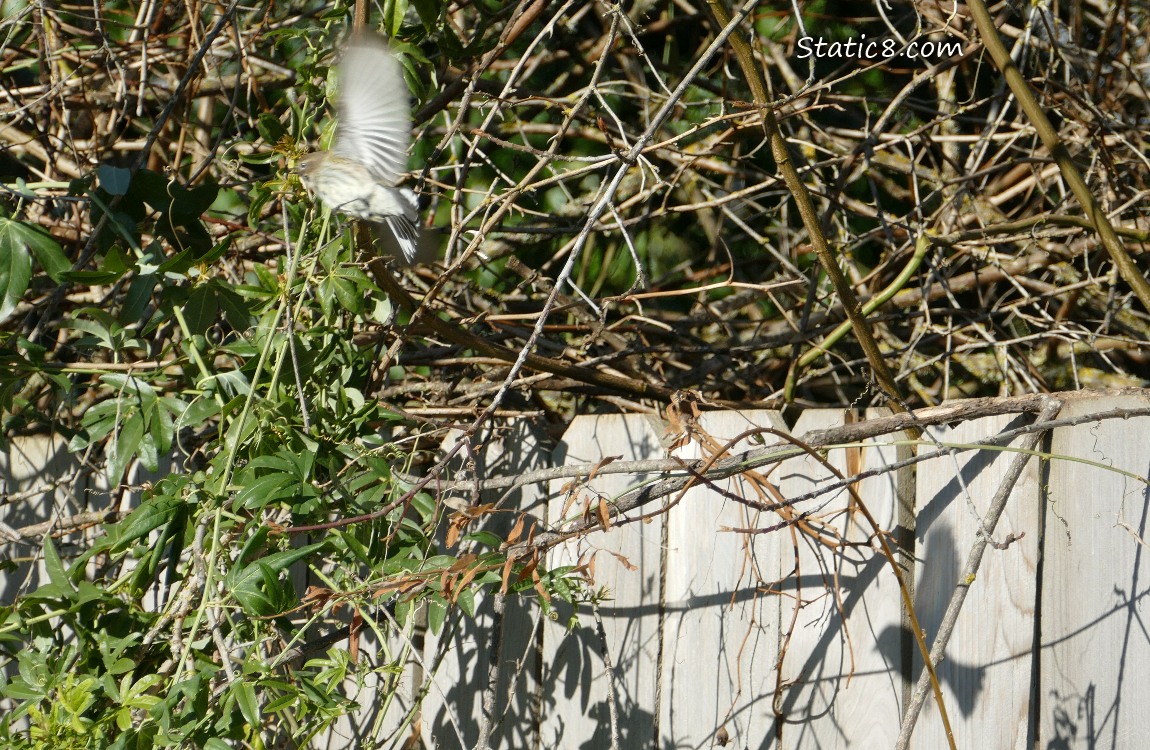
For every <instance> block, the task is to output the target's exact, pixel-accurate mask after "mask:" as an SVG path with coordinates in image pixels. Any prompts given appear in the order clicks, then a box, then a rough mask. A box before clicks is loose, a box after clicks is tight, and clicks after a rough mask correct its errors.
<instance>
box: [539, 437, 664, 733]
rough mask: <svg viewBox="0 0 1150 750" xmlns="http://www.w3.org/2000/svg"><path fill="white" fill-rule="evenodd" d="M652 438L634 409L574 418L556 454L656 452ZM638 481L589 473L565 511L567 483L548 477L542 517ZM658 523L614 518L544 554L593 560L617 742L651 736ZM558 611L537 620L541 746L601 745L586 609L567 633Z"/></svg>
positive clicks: (562, 460) (597, 456) (603, 723)
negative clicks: (601, 593)
mask: <svg viewBox="0 0 1150 750" xmlns="http://www.w3.org/2000/svg"><path fill="white" fill-rule="evenodd" d="M660 438H661V435H660V434H658V431H657V429H656V427H655V426H654V425H653V424H652V423H651V421H650V420H648V419H647V418H646V417H644V416H643V415H639V414H622V415H620V414H610V415H600V416H585V417H577V418H576V419H575V420H574V421H573V422H572V423H571V426H570V428H568V430H567V433H566V434H565V435H564V437H563V441H562V443H561V444H560V446H559V448H558V449H557V450H556V453H555V462H556V464H561V465H562V464H579V463H585V462H595V461H599V460H601V459H603V458H605V457H607V456H621V457H622V459H623V460H637V459H646V458H658V457H663V456H665V451H664V449H663V447H662V445H661V444H660ZM642 479H643V478H642V477H639V478H636V477H633V476H628V475H622V474H605V475H599V476H596V477H595V478H594V479H593V480H592V481H591V482H589V483H588V484H587V485H583V486H580V487H578V488H576V489H575V493H576V495H575V499H574V502H573V503H572V504H571V507H570V509H567V510H566V511H565V505H566V504H567V497H566V494H567V493H565V492H563V491H562V488H564V487H565V486H567V485H568V482H567V481H566V480H562V481H558V482H555V483H554V485H553V487H552V500H551V504H550V507H549V510H548V512H549V514H550V515H549V521H550V522H551V524H553V525H554V524H556V523H557V522H559V521H560V520H561V517H562V516H563V515H564V513H566V515H567V517H570V516H571V515H576V516H577V515H578V514H579V513H581V512H582V511H583V509H584V507H591V508H593V507H594V506H595V504H596V503H597V502H598V500H599V498H605V499H610V498H611V497H613V496H615V495H617V494H619V493H621V492H622V491H624V490H625V489H627V488H629V487H631V486H634V485H635V484H636V483H637V482H638V481H642ZM643 510H646V511H650V510H655V509H654V508H647V509H643ZM618 520H619V519H615V522H616V523H617V522H618ZM662 531H663V520H662V517H661V516H659V517H656V518H655V519H654V520H653V521H651V522H650V523H632V524H627V525H624V526H616V527H614V528H612V529H611V530H610V531H608V532H606V533H601V534H595V535H592V536H590V537H588V538H586V539H583V540H580V541H577V542H571V543H568V544H565V545H562V546H561V547H559V548H557V549H556V550H555V551H554V552H553V553H552V554H551V555H550V559H549V560H548V565H549V566H550V567H556V566H558V565H565V564H566V565H570V564H576V563H577V562H583V563H588V562H590V561H591V560H592V559H594V562H595V584H596V586H597V587H602V588H603V589H605V590H606V591H607V592H608V593H609V596H610V599H608V600H606V601H604V602H603V603H602V605H601V612H602V617H603V625H604V629H605V630H606V633H607V643H608V644H609V646H610V649H611V659H612V661H613V663H614V664H615V678H614V679H615V688H616V691H617V692H616V705H617V709H618V715H619V733H620V740H621V746H622V747H628V748H629V747H651V746H653V745H654V744H655V743H656V718H657V712H656V710H655V700H656V695H657V690H656V688H657V684H658V683H657V677H658V672H657V665H658V663H659V658H658V655H659V637H660V633H659V601H660V579H661V575H662V568H661V566H662ZM624 561H625V562H624ZM630 566H633V567H634V569H631V567H630ZM558 613H559V617H558V619H557V621H554V622H553V621H548V622H546V623H545V625H544V639H543V675H542V683H543V686H542V690H541V693H540V695H541V701H542V704H543V705H542V712H543V717H542V722H541V735H542V736H541V740H540V743H541V744H540V746H541V747H548V748H551V747H555V748H599V747H604V748H605V747H609V746H610V718H609V703H608V685H607V679H606V678H605V676H604V669H603V660H602V658H601V657H600V639H599V638H598V636H597V635H596V634H595V626H594V624H593V622H592V619H591V616H590V608H589V607H580V611H579V613H578V621H577V623H578V624H577V626H576V627H575V628H574V629H573V630H572V631H571V632H568V631H567V627H566V626H567V616H568V614H569V613H570V610H569V609H568V608H566V607H559V608H558Z"/></svg>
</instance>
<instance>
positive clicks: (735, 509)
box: [659, 411, 786, 748]
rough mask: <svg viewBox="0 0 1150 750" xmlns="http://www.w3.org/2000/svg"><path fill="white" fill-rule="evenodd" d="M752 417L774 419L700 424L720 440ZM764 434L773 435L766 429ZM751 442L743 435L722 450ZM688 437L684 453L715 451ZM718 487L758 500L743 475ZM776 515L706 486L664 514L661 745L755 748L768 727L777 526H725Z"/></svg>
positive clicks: (769, 521) (724, 418) (712, 417)
mask: <svg viewBox="0 0 1150 750" xmlns="http://www.w3.org/2000/svg"><path fill="white" fill-rule="evenodd" d="M757 425H766V426H771V427H781V426H782V420H781V419H780V418H779V417H778V415H777V414H776V413H775V412H766V411H751V412H745V413H742V414H739V413H736V412H708V413H706V414H703V415H702V417H701V418H700V420H699V426H700V428H701V429H702V430H703V431H704V432H705V433H707V434H709V435H710V436H711V437H712V438H713V439H714V440H715V441H716V443H717V446H718V447H720V448H721V447H722V446H724V445H725V444H726V443H727V442H728V441H729V440H731V439H733V438H735V437H736V436H738V435H740V434H742V433H744V432H745V431H747V430H748V429H753V428H754V427H755V426H757ZM766 440H767V442H768V443H770V442H774V440H775V438H773V437H771V436H767V437H766ZM749 447H751V445H750V443H749V442H748V441H747V440H746V439H744V440H742V441H741V442H739V443H737V444H736V445H734V446H732V447H731V448H730V449H729V450H730V451H732V452H734V451H740V450H746V449H747V448H749ZM714 453H715V449H714V448H709V449H708V448H704V447H702V446H700V445H699V443H698V442H692V443H690V444H689V445H687V446H685V447H684V448H683V449H682V450H680V451H678V453H677V455H679V456H680V457H682V458H684V459H693V458H704V457H710V456H712V455H714ZM718 486H719V487H720V488H721V489H723V490H725V491H727V492H730V493H731V494H733V495H737V496H741V497H747V498H750V499H752V500H756V501H759V502H762V501H763V500H764V499H766V500H767V501H771V500H772V499H770V498H764V497H763V496H761V495H760V494H757V493H756V491H755V488H754V487H753V486H752V485H751V484H750V483H749V482H747V481H745V480H741V479H740V480H725V481H723V482H720V483H719V484H718ZM778 521H779V517H778V516H777V515H776V514H774V513H770V512H764V511H758V510H752V509H750V508H747V507H746V506H744V505H741V504H739V503H738V502H737V501H735V500H733V499H731V498H730V497H724V496H723V495H722V494H721V493H719V492H717V491H715V490H714V489H712V488H709V487H704V486H696V487H693V488H691V489H690V490H689V491H687V492H686V493H685V494H684V496H683V497H682V499H681V500H680V501H679V502H678V504H677V505H675V507H674V508H672V509H671V510H670V511H669V512H668V514H667V517H666V524H667V549H666V559H667V562H666V569H667V576H666V607H665V611H666V616H665V620H664V628H663V633H664V638H663V653H662V678H661V685H662V691H661V696H662V703H661V712H660V718H659V734H660V738H661V742H662V745H661V747H665V748H680V747H698V748H703V747H712V746H717V738H718V737H719V736H725V737H726V738H727V740H728V741H729V742H731V743H732V746H733V747H744V746H747V747H758V746H759V745H760V743H762V741H763V739H764V738H766V737H767V736H768V735H769V732H770V727H771V717H772V713H771V697H772V695H773V694H774V688H775V663H776V661H777V659H778V622H779V597H778V595H777V594H776V593H768V591H767V589H768V588H770V587H772V586H774V585H775V584H776V583H777V581H778V580H779V577H780V576H779V544H778V539H779V537H780V534H785V533H786V532H775V533H772V534H746V533H738V532H734V531H731V530H732V529H756V528H762V527H766V526H770V525H773V524H775V523H777V522H778Z"/></svg>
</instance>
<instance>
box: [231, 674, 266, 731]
mask: <svg viewBox="0 0 1150 750" xmlns="http://www.w3.org/2000/svg"><path fill="white" fill-rule="evenodd" d="M232 690H233V692H234V693H235V696H236V704H237V705H238V706H239V707H240V713H242V714H243V715H244V719H245V720H246V721H247V723H248V726H250V727H253V728H256V727H259V726H260V702H259V699H258V698H256V689H255V687H253V686H252V684H251V683H250V682H244V681H242V680H240V681H238V682H236V683H235V685H234V687H233V689H232Z"/></svg>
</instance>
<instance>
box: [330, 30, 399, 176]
mask: <svg viewBox="0 0 1150 750" xmlns="http://www.w3.org/2000/svg"><path fill="white" fill-rule="evenodd" d="M338 83H339V95H338V98H337V112H338V114H339V121H338V123H337V125H336V131H335V143H334V144H333V145H332V149H331V150H332V151H333V152H335V153H336V154H338V155H340V156H342V157H344V158H346V159H351V160H352V161H355V162H357V163H359V164H362V165H363V166H365V167H367V169H368V171H370V172H371V174H372V176H374V177H375V178H376V179H378V180H379V181H380V182H382V183H386V184H388V185H394V184H395V183H396V182H398V181H399V176H400V175H401V174H402V173H403V172H404V171H405V170H406V169H407V145H408V143H409V142H410V140H411V102H410V96H409V94H408V90H407V83H406V82H404V80H403V70H402V68H401V67H400V65H399V61H398V60H396V59H395V57H394V56H393V55H392V53H391V50H389V49H388V47H387V44H386V43H385V42H384V41H383V40H382V39H381V38H379V37H378V36H376V35H375V34H367V33H359V34H356V35H355V36H353V37H352V38H351V40H350V41H349V42H348V44H347V47H346V49H345V50H344V54H343V59H342V60H341V61H340V65H339V81H338Z"/></svg>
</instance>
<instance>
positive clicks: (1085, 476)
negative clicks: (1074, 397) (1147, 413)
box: [990, 396, 1150, 750]
mask: <svg viewBox="0 0 1150 750" xmlns="http://www.w3.org/2000/svg"><path fill="white" fill-rule="evenodd" d="M1148 405H1150V399H1147V398H1136V397H1115V396H1100V397H1099V398H1098V399H1095V400H1091V401H1088V402H1071V403H1070V404H1068V405H1067V406H1066V408H1065V409H1063V412H1062V414H1060V415H1059V416H1061V417H1071V416H1076V415H1081V414H1089V413H1094V412H1098V411H1102V410H1105V409H1117V408H1146V407H1147V406H1148ZM1051 453H1052V454H1053V455H1054V456H1056V457H1057V456H1074V457H1076V458H1080V459H1084V460H1085V461H1091V462H1094V463H1093V464H1088V463H1081V462H1075V461H1066V460H1058V459H1057V458H1056V459H1055V460H1054V461H1053V462H1052V463H1051V466H1050V475H1049V480H1048V481H1047V484H1046V486H1047V488H1048V493H1049V496H1048V500H1047V504H1046V547H1045V552H1046V554H1045V559H1044V562H1043V570H1042V621H1041V678H1040V680H1039V688H1038V695H1037V699H1038V705H1037V707H1035V708H1033V709H1032V710H1037V712H1038V723H1039V732H1040V735H1039V746H1040V747H1050V748H1065V749H1066V750H1076V749H1077V748H1127V747H1129V748H1133V747H1145V743H1146V706H1147V705H1150V669H1148V668H1147V665H1148V664H1150V635H1148V633H1150V628H1148V627H1147V623H1146V615H1145V612H1146V609H1147V607H1146V602H1147V597H1148V595H1150V570H1148V569H1147V563H1148V559H1147V558H1148V556H1147V554H1146V533H1147V514H1148V513H1150V501H1148V496H1147V484H1146V479H1147V477H1148V476H1150V418H1147V417H1139V418H1132V419H1126V420H1108V421H1105V422H1090V423H1087V424H1082V425H1078V426H1075V427H1068V428H1063V429H1060V430H1056V431H1055V433H1054V439H1053V443H1052V447H1051ZM1120 472H1129V475H1124V474H1122V473H1120ZM990 699H991V700H993V698H990Z"/></svg>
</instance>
